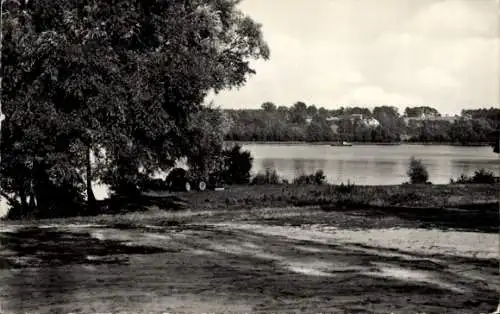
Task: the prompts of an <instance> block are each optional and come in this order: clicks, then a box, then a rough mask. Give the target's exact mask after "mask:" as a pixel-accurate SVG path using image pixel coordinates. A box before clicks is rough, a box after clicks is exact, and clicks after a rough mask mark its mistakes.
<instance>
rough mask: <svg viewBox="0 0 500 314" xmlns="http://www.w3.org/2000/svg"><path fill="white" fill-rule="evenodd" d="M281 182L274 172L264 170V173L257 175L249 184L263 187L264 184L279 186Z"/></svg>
mask: <svg viewBox="0 0 500 314" xmlns="http://www.w3.org/2000/svg"><path fill="white" fill-rule="evenodd" d="M282 182H283V180H282V179H281V178H280V176H279V175H278V173H277V172H276V170H272V171H271V170H270V169H266V172H265V173H258V174H257V175H256V176H255V177H254V178H253V179H252V182H251V184H253V185H264V184H281V183H282Z"/></svg>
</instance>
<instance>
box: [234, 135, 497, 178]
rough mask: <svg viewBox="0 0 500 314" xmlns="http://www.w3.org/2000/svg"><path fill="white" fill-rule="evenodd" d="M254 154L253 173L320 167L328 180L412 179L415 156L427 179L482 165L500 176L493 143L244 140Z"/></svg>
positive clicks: (287, 175)
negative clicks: (332, 143)
mask: <svg viewBox="0 0 500 314" xmlns="http://www.w3.org/2000/svg"><path fill="white" fill-rule="evenodd" d="M242 146H243V148H244V149H247V150H249V151H250V152H251V153H252V155H253V156H254V166H253V169H252V172H253V173H254V174H255V173H257V172H264V171H265V169H275V170H276V171H277V172H278V174H280V175H281V176H283V177H284V178H286V179H288V180H291V179H293V178H294V177H296V176H298V175H301V174H310V173H314V172H315V171H316V170H319V169H322V170H323V171H324V172H325V176H326V177H327V180H328V182H330V183H341V182H344V183H347V181H348V180H349V181H350V182H353V183H355V184H359V185H391V184H400V183H403V182H405V181H407V180H408V177H407V175H406V170H407V167H408V162H409V160H410V158H411V156H415V157H416V158H418V159H421V160H422V162H423V163H424V165H425V166H427V169H428V171H429V176H430V178H429V180H430V181H431V182H433V183H435V184H446V183H449V182H450V177H454V178H456V177H458V176H460V175H461V174H462V173H464V174H467V175H470V174H473V173H474V171H475V170H477V169H479V168H485V169H487V170H489V171H493V172H494V173H495V174H496V175H497V176H498V175H499V174H500V159H499V157H498V154H495V153H493V150H492V149H491V147H463V146H444V145H443V146H439V145H397V146H381V145H354V146H329V145H311V144H293V145H287V144H274V143H273V144H242Z"/></svg>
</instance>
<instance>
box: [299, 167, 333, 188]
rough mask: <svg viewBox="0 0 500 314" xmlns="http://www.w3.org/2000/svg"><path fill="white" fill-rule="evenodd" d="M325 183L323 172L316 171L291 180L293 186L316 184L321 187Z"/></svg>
mask: <svg viewBox="0 0 500 314" xmlns="http://www.w3.org/2000/svg"><path fill="white" fill-rule="evenodd" d="M325 183H326V177H325V175H324V173H323V170H317V171H316V172H315V173H314V174H309V175H301V176H299V177H296V178H295V179H293V184H298V185H302V184H317V185H322V184H325Z"/></svg>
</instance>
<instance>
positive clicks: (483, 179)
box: [450, 169, 495, 184]
mask: <svg viewBox="0 0 500 314" xmlns="http://www.w3.org/2000/svg"><path fill="white" fill-rule="evenodd" d="M450 183H451V184H494V183H495V175H494V174H493V172H490V171H487V170H485V169H479V170H476V171H475V172H474V175H473V176H472V177H468V176H466V175H465V174H461V175H460V177H458V178H457V179H456V180H453V178H451V179H450Z"/></svg>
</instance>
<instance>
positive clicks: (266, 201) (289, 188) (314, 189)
mask: <svg viewBox="0 0 500 314" xmlns="http://www.w3.org/2000/svg"><path fill="white" fill-rule="evenodd" d="M498 187H499V185H498V184H497V185H477V184H476V185H398V186H351V187H344V188H341V187H339V186H332V185H263V186H233V187H229V188H227V189H226V190H224V191H207V192H201V193H197V192H195V193H179V194H177V195H176V196H177V197H178V198H179V199H180V200H181V201H183V203H184V206H183V207H184V208H189V209H192V210H216V209H251V208H265V207H284V206H311V205H323V206H329V207H330V208H331V209H335V208H338V209H342V208H346V207H363V206H364V207H426V208H446V207H454V206H465V205H473V204H485V203H490V204H491V203H495V202H498Z"/></svg>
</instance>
